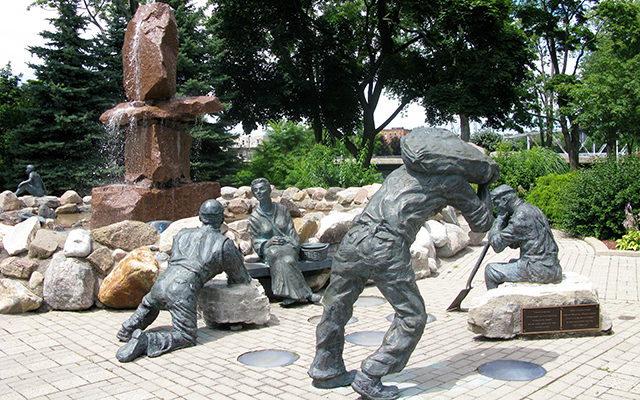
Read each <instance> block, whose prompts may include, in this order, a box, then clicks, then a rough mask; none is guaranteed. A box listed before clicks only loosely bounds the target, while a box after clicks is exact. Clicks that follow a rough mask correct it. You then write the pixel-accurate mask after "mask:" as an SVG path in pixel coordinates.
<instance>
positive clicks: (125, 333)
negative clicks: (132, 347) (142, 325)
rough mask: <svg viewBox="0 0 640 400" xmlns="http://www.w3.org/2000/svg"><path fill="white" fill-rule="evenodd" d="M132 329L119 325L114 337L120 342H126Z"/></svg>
mask: <svg viewBox="0 0 640 400" xmlns="http://www.w3.org/2000/svg"><path fill="white" fill-rule="evenodd" d="M132 334H133V331H132V330H131V329H127V328H125V327H124V326H122V327H120V329H119V330H118V333H116V337H117V338H118V339H120V341H121V342H128V341H129V340H130V339H131V335H132Z"/></svg>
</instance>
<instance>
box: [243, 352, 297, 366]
mask: <svg viewBox="0 0 640 400" xmlns="http://www.w3.org/2000/svg"><path fill="white" fill-rule="evenodd" d="M298 358H300V356H298V355H297V354H295V353H292V352H290V351H284V350H256V351H250V352H248V353H244V354H242V355H241V356H240V357H238V361H240V362H241V363H242V364H244V365H249V366H252V367H265V368H273V367H284V366H285V365H289V364H293V363H294V362H296V360H297V359H298Z"/></svg>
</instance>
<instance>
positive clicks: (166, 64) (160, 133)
mask: <svg viewBox="0 0 640 400" xmlns="http://www.w3.org/2000/svg"><path fill="white" fill-rule="evenodd" d="M177 58H178V28H177V24H176V19H175V16H174V14H173V10H171V8H170V7H169V5H167V4H165V3H152V4H148V5H140V6H139V7H138V10H137V12H136V14H135V16H134V17H133V19H132V20H131V21H130V22H129V24H128V26H127V31H126V34H125V43H124V46H123V48H122V60H123V64H124V88H125V92H126V95H127V99H128V100H129V101H128V102H126V103H121V104H118V105H117V106H116V107H114V108H112V109H111V110H108V111H106V112H105V113H104V114H102V115H101V116H100V121H102V122H103V123H104V124H110V125H112V126H126V139H125V170H126V172H125V176H124V180H125V184H118V185H109V186H103V187H96V188H94V189H93V191H92V216H91V228H92V229H93V228H99V227H101V226H105V225H109V224H112V223H114V222H119V221H123V220H127V219H129V220H137V221H143V222H149V221H152V220H171V221H174V220H177V219H180V218H186V217H192V216H195V215H198V210H199V208H200V205H201V204H202V203H203V202H204V201H205V200H207V199H212V198H217V197H219V196H220V184H219V183H217V182H201V183H192V182H191V177H190V162H189V154H190V150H191V143H192V138H191V135H190V134H189V132H188V131H187V122H188V121H191V120H193V119H195V118H197V117H198V116H201V115H203V114H209V113H215V112H220V111H222V110H223V107H222V104H221V103H220V101H219V100H218V98H217V97H213V96H197V97H186V98H174V96H175V93H176V63H177Z"/></svg>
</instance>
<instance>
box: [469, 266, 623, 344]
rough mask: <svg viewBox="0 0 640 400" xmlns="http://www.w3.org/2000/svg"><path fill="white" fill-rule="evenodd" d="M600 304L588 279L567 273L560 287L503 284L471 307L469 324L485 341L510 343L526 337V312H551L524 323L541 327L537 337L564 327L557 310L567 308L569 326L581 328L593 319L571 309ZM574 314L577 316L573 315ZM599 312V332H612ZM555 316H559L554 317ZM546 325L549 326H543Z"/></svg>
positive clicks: (557, 285) (536, 284)
mask: <svg viewBox="0 0 640 400" xmlns="http://www.w3.org/2000/svg"><path fill="white" fill-rule="evenodd" d="M599 303H600V301H599V300H598V292H597V290H596V289H595V288H594V287H593V284H592V283H591V281H590V280H589V278H587V277H585V276H582V275H578V274H576V273H573V272H565V273H564V275H563V277H562V282H561V283H558V284H538V283H503V284H501V285H500V286H498V288H496V289H492V290H489V291H487V292H486V293H485V294H484V295H482V296H481V297H479V298H476V299H475V301H474V303H473V305H472V306H471V307H469V316H468V319H467V323H468V324H469V330H471V331H472V332H474V333H479V334H481V335H482V336H484V337H488V338H499V339H510V338H513V337H515V336H517V335H521V334H522V333H523V331H522V326H523V320H522V317H523V312H522V309H523V308H524V309H527V308H534V309H538V310H548V311H549V313H547V314H545V315H538V316H537V317H536V321H537V322H535V321H532V320H529V321H525V323H529V324H532V325H535V324H538V325H541V326H539V327H538V328H539V329H538V331H539V332H535V333H542V331H545V332H552V331H556V330H555V329H552V328H554V327H557V328H558V330H559V329H560V328H561V327H562V323H561V321H560V319H559V318H560V317H561V314H560V309H559V308H556V307H567V310H568V311H569V313H570V315H571V317H570V318H569V320H567V321H566V322H568V323H569V325H571V324H573V325H575V324H576V323H578V324H582V323H583V321H584V320H583V318H585V317H589V318H590V319H592V318H593V316H592V315H590V314H589V315H585V314H576V311H577V309H572V308H571V306H577V305H597V304H599ZM571 311H574V313H573V314H571ZM599 311H600V313H599V315H597V316H596V318H597V317H598V316H599V328H600V330H601V331H608V330H610V329H611V326H612V324H611V319H610V318H609V317H608V316H607V315H606V314H605V313H604V312H602V310H599ZM554 312H556V314H557V315H555V314H553V313H554ZM554 315H555V317H554ZM544 324H546V326H542V325H544ZM574 327H575V326H574ZM589 327H590V326H589ZM530 328H531V327H530ZM583 328H584V327H583ZM534 330H535V329H534ZM524 333H527V332H524ZM529 333H534V332H529Z"/></svg>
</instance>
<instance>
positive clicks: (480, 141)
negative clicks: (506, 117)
mask: <svg viewBox="0 0 640 400" xmlns="http://www.w3.org/2000/svg"><path fill="white" fill-rule="evenodd" d="M503 141H504V139H503V138H502V135H501V134H499V133H498V132H496V131H494V130H491V129H483V130H481V131H479V132H475V133H474V134H473V135H471V142H472V143H475V144H477V145H478V146H480V147H482V148H484V149H485V150H487V151H488V152H489V153H491V152H494V151H496V150H497V149H498V146H499V145H500V143H502V142H503Z"/></svg>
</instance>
